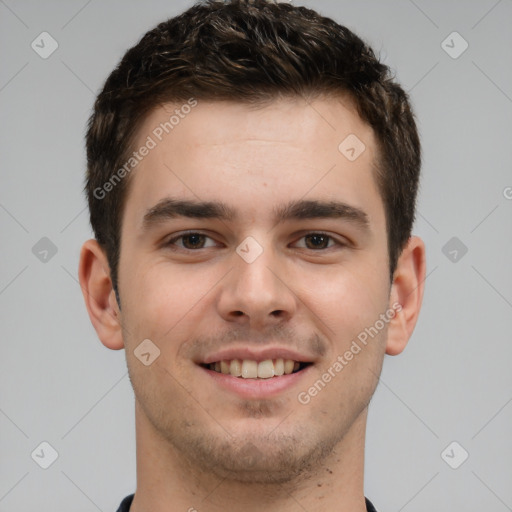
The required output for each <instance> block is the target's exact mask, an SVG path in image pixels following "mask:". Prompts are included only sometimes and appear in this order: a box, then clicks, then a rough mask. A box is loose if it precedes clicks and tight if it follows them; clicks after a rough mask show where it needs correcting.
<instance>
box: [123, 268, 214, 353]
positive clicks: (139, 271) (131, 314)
mask: <svg viewBox="0 0 512 512" xmlns="http://www.w3.org/2000/svg"><path fill="white" fill-rule="evenodd" d="M134 268H136V270H135V271H134V272H132V273H131V278H130V279H129V283H130V284H129V286H127V287H125V295H124V296H123V302H125V305H124V307H123V309H124V311H123V312H125V313H126V315H125V316H126V318H127V319H129V322H130V324H131V326H130V325H127V326H126V327H127V328H128V329H130V330H131V331H132V332H135V333H136V334H137V336H138V337H139V338H140V336H143V338H144V337H146V338H149V339H152V340H155V343H157V344H158V343H159V342H160V343H164V341H165V343H166V345H169V340H172V339H174V338H179V334H180V333H183V329H184V328H185V327H186V326H187V325H190V323H191V322H192V323H193V322H194V319H195V318H196V316H197V315H198V314H200V313H201V310H202V308H204V305H205V304H207V303H208V301H209V300H210V295H209V291H210V290H212V289H213V288H214V287H215V284H216V283H217V282H218V281H219V279H221V278H222V273H221V272H218V271H210V272H207V271H202V270H201V269H199V268H197V266H195V265H189V266H186V265H185V266H181V267H180V268H177V267H176V266H175V265H172V264H170V263H169V262H168V261H158V262H154V263H149V262H147V263H142V262H141V263H140V264H139V265H137V266H136V267H135V266H134ZM124 299H126V300H124Z"/></svg>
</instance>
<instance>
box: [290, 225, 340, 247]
mask: <svg viewBox="0 0 512 512" xmlns="http://www.w3.org/2000/svg"><path fill="white" fill-rule="evenodd" d="M309 235H320V236H324V237H326V238H329V241H333V242H334V244H335V246H338V247H347V246H348V245H349V242H348V241H347V240H345V241H343V240H341V239H340V238H338V237H336V236H335V235H332V234H330V233H326V232H325V231H311V230H310V231H303V232H301V233H300V236H299V237H298V238H297V239H296V241H295V242H293V243H294V244H296V243H297V242H298V241H299V240H302V239H303V238H306V237H307V236H309ZM333 247H334V246H331V247H326V248H325V249H316V250H315V249H308V248H307V247H299V249H307V250H309V251H313V252H322V251H326V250H327V249H332V248H333Z"/></svg>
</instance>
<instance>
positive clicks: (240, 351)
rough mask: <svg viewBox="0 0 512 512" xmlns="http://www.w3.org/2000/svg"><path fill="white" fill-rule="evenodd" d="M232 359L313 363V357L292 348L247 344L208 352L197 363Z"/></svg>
mask: <svg viewBox="0 0 512 512" xmlns="http://www.w3.org/2000/svg"><path fill="white" fill-rule="evenodd" d="M233 359H240V360H243V359H249V360H251V361H257V362H258V363H259V362H261V361H266V360H267V359H292V360H293V361H297V362H299V363H314V362H315V360H314V358H313V357H308V356H307V355H304V354H299V353H298V352H295V351H294V350H290V349H287V348H282V347H268V348H265V349H255V348H249V347H247V346H245V347H240V348H235V347H233V348H230V349H225V350H220V351H218V352H214V353H213V354H209V355H208V356H206V357H205V359H204V360H202V361H198V362H197V364H210V363H216V362H218V361H232V360H233Z"/></svg>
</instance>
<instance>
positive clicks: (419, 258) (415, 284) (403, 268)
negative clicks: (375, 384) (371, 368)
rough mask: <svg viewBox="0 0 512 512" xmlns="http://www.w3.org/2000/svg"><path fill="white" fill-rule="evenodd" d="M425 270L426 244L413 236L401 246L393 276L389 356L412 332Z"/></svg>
mask: <svg viewBox="0 0 512 512" xmlns="http://www.w3.org/2000/svg"><path fill="white" fill-rule="evenodd" d="M425 272H426V261H425V244H424V243H423V241H422V240H421V238H419V237H417V236H413V237H411V238H409V240H408V242H407V244H406V246H405V247H404V249H403V251H402V254H401V255H400V257H399V259H398V263H397V268H396V271H395V273H394V276H393V284H392V286H391V294H390V304H389V307H390V308H393V309H394V310H395V311H397V313H396V315H395V317H394V318H393V319H392V320H391V321H390V323H389V327H388V337H387V342H386V354H388V355H392V356H394V355H397V354H400V353H401V352H402V351H403V350H404V349H405V347H406V345H407V342H408V341H409V338H410V337H411V335H412V332H413V330H414V327H415V325H416V322H417V320H418V316H419V313H420V309H421V303H422V301H423V290H424V281H425Z"/></svg>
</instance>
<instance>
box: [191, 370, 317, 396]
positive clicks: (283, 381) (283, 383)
mask: <svg viewBox="0 0 512 512" xmlns="http://www.w3.org/2000/svg"><path fill="white" fill-rule="evenodd" d="M311 367H312V365H309V366H306V368H304V369H303V370H301V371H300V372H297V373H290V374H288V375H281V376H280V377H271V378H270V379H244V378H242V377H233V376H232V375H229V374H224V373H219V372H215V371H213V370H208V369H207V368H203V367H202V366H200V369H201V370H203V371H204V372H206V374H207V375H208V376H209V377H210V378H211V379H213V382H215V383H216V384H218V385H219V386H221V387H222V388H224V389H226V390H227V391H230V392H232V393H235V394H237V395H239V396H240V397H242V398H247V399H262V398H273V397H275V396H278V395H280V394H282V393H284V392H285V391H289V390H290V388H293V386H296V385H297V384H298V383H299V382H300V380H301V379H303V378H304V376H305V375H306V374H308V373H309V371H310V369H311Z"/></svg>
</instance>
